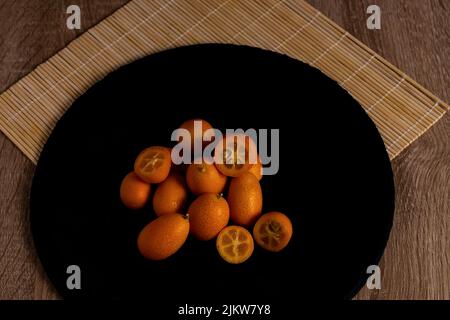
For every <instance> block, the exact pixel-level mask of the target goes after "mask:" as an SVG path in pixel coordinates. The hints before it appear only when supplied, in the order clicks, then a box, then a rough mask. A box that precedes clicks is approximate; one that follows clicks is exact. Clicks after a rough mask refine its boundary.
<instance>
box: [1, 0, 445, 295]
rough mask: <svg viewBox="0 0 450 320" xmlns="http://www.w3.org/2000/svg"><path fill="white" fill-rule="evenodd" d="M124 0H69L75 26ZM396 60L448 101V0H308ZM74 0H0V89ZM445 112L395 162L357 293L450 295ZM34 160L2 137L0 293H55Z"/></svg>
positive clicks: (45, 44) (29, 64) (44, 50)
mask: <svg viewBox="0 0 450 320" xmlns="http://www.w3.org/2000/svg"><path fill="white" fill-rule="evenodd" d="M126 2H127V1H125V0H114V1H106V0H102V1H100V0H97V1H95V2H94V1H89V0H77V1H76V3H77V4H78V5H80V7H81V9H82V15H83V20H82V21H83V24H82V26H83V30H81V32H82V31H85V30H86V29H87V28H88V27H89V26H91V25H92V24H94V23H96V22H97V21H99V20H100V19H102V18H103V17H105V16H107V15H109V14H110V13H111V12H112V11H114V10H115V9H116V8H118V7H119V6H120V5H122V4H124V3H126ZM309 2H310V3H311V4H312V5H314V6H315V7H316V8H318V9H319V10H321V11H322V12H323V13H324V14H325V15H327V16H329V17H330V18H332V20H334V21H336V22H337V23H338V24H339V25H341V26H342V27H344V28H345V29H346V30H348V31H349V32H350V33H352V34H353V35H355V36H356V37H357V38H359V39H361V40H362V41H363V42H364V43H365V44H367V45H368V46H369V47H371V48H372V49H374V50H375V51H376V52H377V53H379V54H381V55H382V56H384V57H385V58H387V59H388V60H389V61H391V62H393V63H394V64H395V65H397V66H398V67H399V68H400V69H402V70H404V71H405V72H406V73H407V74H409V75H410V76H412V77H413V78H414V79H416V80H417V81H418V82H419V83H421V84H423V85H425V87H427V88H428V89H430V90H431V91H432V92H434V93H436V94H437V95H438V96H439V97H441V98H442V99H443V100H444V101H447V102H448V101H449V100H450V88H449V84H450V74H449V70H450V65H449V64H450V61H449V60H448V58H447V57H448V56H450V43H449V42H450V40H449V39H450V34H449V32H450V21H449V20H448V16H450V6H449V4H448V2H447V1H443V0H441V1H438V0H428V1H420V0H401V1H390V0H383V1H374V0H371V1H360V0H351V1H350V0H349V1H338V0H311V1H309ZM73 3H75V2H74V1H39V0H32V1H25V0H20V1H12V0H6V1H3V2H1V3H0V30H2V33H1V34H0V91H3V90H4V89H6V88H7V87H8V86H9V85H11V84H12V83H14V82H15V81H16V80H18V79H19V78H20V77H22V76H23V75H25V74H27V73H28V72H29V71H31V70H32V69H33V68H34V67H35V66H36V65H37V64H39V63H41V62H43V61H44V60H46V59H47V58H49V57H50V56H51V55H52V54H54V53H56V52H57V51H58V50H59V49H61V48H62V47H63V46H65V45H66V44H67V43H68V42H69V41H70V40H72V39H73V38H74V37H75V36H76V35H77V34H78V33H76V32H72V31H68V30H67V28H66V27H65V18H66V14H65V10H66V7H67V6H68V5H69V4H73ZM369 4H378V5H380V7H381V9H382V29H381V30H379V31H371V30H368V29H367V28H366V21H365V20H366V18H367V15H366V13H365V10H366V8H367V6H368V5H369ZM449 125H450V115H449V114H447V115H446V116H445V117H444V118H443V119H442V120H441V121H440V122H439V123H438V124H437V125H435V126H434V127H433V128H432V129H431V130H430V131H429V132H427V133H426V134H425V135H424V136H423V137H421V138H420V139H419V140H418V141H416V142H415V143H414V144H413V145H412V146H411V147H410V148H409V149H408V150H407V151H405V152H404V153H402V154H401V155H400V156H399V157H398V158H397V159H396V160H395V161H394V162H393V169H394V174H395V182H396V188H397V196H396V197H397V203H396V206H397V210H396V218H395V225H394V229H393V232H392V236H391V239H390V242H389V245H388V248H387V251H386V254H385V257H384V259H383V263H382V270H383V281H382V286H383V287H382V290H381V291H369V290H365V289H364V290H362V291H361V292H360V294H359V295H358V298H360V299H377V298H381V299H408V298H423V299H427V298H441V299H448V298H450V281H449V280H450V279H449V277H450V274H449V273H450V241H449V237H450V232H449V231H450V216H449V214H450V197H449V195H450V184H449V182H450V139H449V138H450V130H449V128H450V127H449ZM33 169H34V168H33V165H32V164H31V163H30V162H29V161H28V160H27V159H26V158H25V157H24V156H23V155H22V154H21V153H20V151H18V150H17V149H16V148H15V147H14V145H13V144H12V143H11V142H10V141H9V140H7V139H6V138H5V137H4V136H3V135H1V136H0V186H1V193H0V213H1V215H0V298H3V299H5V298H7V299H11V298H14V299H46V298H50V299H53V298H56V297H57V294H56V293H55V291H54V289H53V288H52V286H51V284H49V282H48V281H47V279H46V278H45V275H44V273H43V272H42V270H41V269H40V267H39V263H38V260H37V258H36V255H35V253H34V251H33V246H32V242H31V239H30V238H31V237H30V232H29V227H28V195H29V189H30V184H31V179H32V174H33Z"/></svg>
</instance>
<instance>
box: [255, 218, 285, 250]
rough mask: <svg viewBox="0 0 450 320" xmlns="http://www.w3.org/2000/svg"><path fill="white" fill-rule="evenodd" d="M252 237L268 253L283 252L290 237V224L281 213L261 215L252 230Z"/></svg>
mask: <svg viewBox="0 0 450 320" xmlns="http://www.w3.org/2000/svg"><path fill="white" fill-rule="evenodd" d="M253 237H254V238H255V241H256V243H257V244H258V245H259V246H260V247H262V248H264V249H266V250H269V251H272V252H278V251H281V250H283V249H284V248H285V247H286V246H287V245H288V243H289V240H291V237H292V223H291V220H289V218H288V217H287V216H286V215H285V214H283V213H281V212H276V211H274V212H269V213H266V214H263V215H262V216H261V217H260V218H259V219H258V221H257V222H256V224H255V226H254V228H253Z"/></svg>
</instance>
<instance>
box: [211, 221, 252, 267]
mask: <svg viewBox="0 0 450 320" xmlns="http://www.w3.org/2000/svg"><path fill="white" fill-rule="evenodd" d="M216 248H217V251H218V252H219V255H220V256H221V257H222V258H223V259H224V260H225V261H226V262H228V263H232V264H238V263H242V262H244V261H246V260H247V259H248V258H250V256H251V255H252V253H253V249H254V244H253V238H252V235H251V234H250V232H248V231H247V229H245V228H243V227H240V226H228V227H226V228H224V229H223V230H222V231H221V232H220V233H219V235H218V236H217V240H216Z"/></svg>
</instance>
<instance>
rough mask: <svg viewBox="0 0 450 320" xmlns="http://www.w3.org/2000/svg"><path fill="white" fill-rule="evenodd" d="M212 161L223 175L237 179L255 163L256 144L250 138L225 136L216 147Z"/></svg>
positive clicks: (232, 135)
mask: <svg viewBox="0 0 450 320" xmlns="http://www.w3.org/2000/svg"><path fill="white" fill-rule="evenodd" d="M214 161H215V164H216V167H217V169H218V170H219V171H220V172H221V173H222V174H223V175H225V176H228V177H239V176H241V175H242V174H244V173H245V172H247V171H249V170H250V168H251V167H252V166H253V164H255V163H256V162H257V148H256V144H255V142H254V141H253V139H252V138H251V137H250V136H246V135H241V134H231V135H226V136H224V137H223V138H222V139H221V140H219V142H218V143H217V145H216V148H215V154H214Z"/></svg>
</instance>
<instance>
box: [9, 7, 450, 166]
mask: <svg viewBox="0 0 450 320" xmlns="http://www.w3.org/2000/svg"><path fill="white" fill-rule="evenodd" d="M208 42H219V43H234V44H245V45H251V46H256V47H260V48H263V49H268V50H272V51H276V52H280V53H283V54H287V55H289V56H291V57H294V58H296V59H299V60H302V61H304V62H306V63H308V64H310V65H312V66H315V67H317V68H319V69H320V70H322V71H323V72H324V73H325V74H327V75H328V76H329V77H331V78H333V79H335V80H336V81H337V82H338V83H339V84H340V85H341V86H343V87H344V88H345V89H346V90H347V91H348V92H349V93H350V94H351V95H352V96H354V97H355V99H357V100H358V101H359V102H360V103H361V105H362V106H363V108H364V109H365V110H366V112H367V113H368V114H369V116H370V117H371V118H372V119H373V120H374V122H375V124H376V125H377V127H378V129H379V131H380V133H381V135H382V137H383V140H384V142H385V145H386V149H387V151H388V153H389V156H390V158H391V159H393V158H394V157H395V156H397V155H398V154H399V153H400V152H401V151H402V150H403V149H405V148H406V147H407V146H408V145H409V144H411V143H412V142H413V141H414V140H416V139H417V138H418V137H419V136H421V135H422V134H423V133H424V132H425V131H426V130H427V129H429V128H430V127H431V126H432V125H433V124H434V123H435V122H436V121H438V120H439V119H440V118H441V117H442V116H443V115H444V113H445V112H446V111H448V110H449V109H450V108H449V106H448V105H447V104H445V103H444V102H442V101H441V100H440V99H438V98H437V97H435V96H434V95H433V94H432V93H430V92H429V91H428V90H426V89H425V88H423V87H422V86H420V85H419V84H417V83H416V82H415V81H414V80H412V79H411V78H410V77H408V76H407V75H406V74H404V73H403V72H402V71H400V70H398V69H397V68H396V67H395V66H393V65H392V64H390V63H389V62H387V61H386V60H384V59H383V58H382V57H380V56H379V55H377V54H376V53H375V52H374V51H372V50H371V49H369V48H368V47H367V46H365V45H364V44H362V43H361V42H360V41H358V40H357V39H355V38H354V37H353V36H352V35H350V34H349V33H348V32H346V31H345V30H343V29H342V28H340V27H339V26H338V25H336V24H335V23H334V22H332V21H331V20H330V19H328V18H327V17H325V16H324V15H322V14H321V13H320V12H319V11H317V10H316V9H314V8H313V7H312V6H310V5H309V4H307V3H306V2H304V1H298V0H285V1H280V0H259V1H237V0H196V1H187V0H158V1H154V0H133V1H131V2H129V3H128V4H126V5H125V6H123V7H122V8H121V9H119V10H118V11H116V12H115V13H114V14H112V15H111V16H109V17H108V18H106V19H105V20H103V21H102V22H100V23H99V24H98V25H96V26H95V27H93V28H91V29H89V30H88V31H87V32H85V33H84V34H83V35H82V36H80V37H78V38H77V39H75V40H74V41H72V42H71V43H70V44H69V45H68V46H67V47H65V48H64V49H63V50H61V51H60V52H58V53H57V54H56V55H55V56H53V57H52V58H50V59H49V60H47V61H46V62H45V63H43V64H41V65H40V66H38V67H37V68H36V69H35V70H34V71H32V72H31V73H30V74H28V75H27V76H25V77H24V78H22V79H21V80H20V81H18V82H17V83H16V84H14V85H13V86H11V87H10V88H9V89H8V90H6V91H5V92H3V93H2V94H1V95H0V129H1V130H2V131H3V132H4V133H5V134H6V135H7V136H8V138H9V139H11V140H12V141H13V142H14V143H15V144H16V145H17V147H18V148H20V150H22V152H23V153H24V154H25V155H26V156H27V157H28V158H30V159H31V160H32V161H33V162H34V163H36V162H37V160H38V158H39V154H40V152H41V150H42V148H43V145H44V144H45V141H46V140H47V138H48V136H49V134H50V133H51V131H52V129H53V127H54V126H55V124H56V122H57V121H58V119H59V118H60V117H61V116H62V114H63V113H64V112H65V110H67V108H68V107H69V106H70V105H71V103H72V102H73V101H74V100H75V99H76V98H77V97H79V96H80V95H81V94H82V93H83V92H84V91H86V90H87V88H89V87H90V86H91V85H93V84H94V83H95V82H96V81H98V80H99V79H101V78H103V77H104V76H105V75H107V74H108V73H109V72H111V71H113V70H115V69H116V68H118V67H120V66H121V65H123V64H126V63H129V62H131V61H133V60H136V59H139V58H141V57H143V56H146V55H148V54H151V53H153V52H157V51H161V50H164V49H168V48H173V47H177V46H183V45H189V44H197V43H208Z"/></svg>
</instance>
